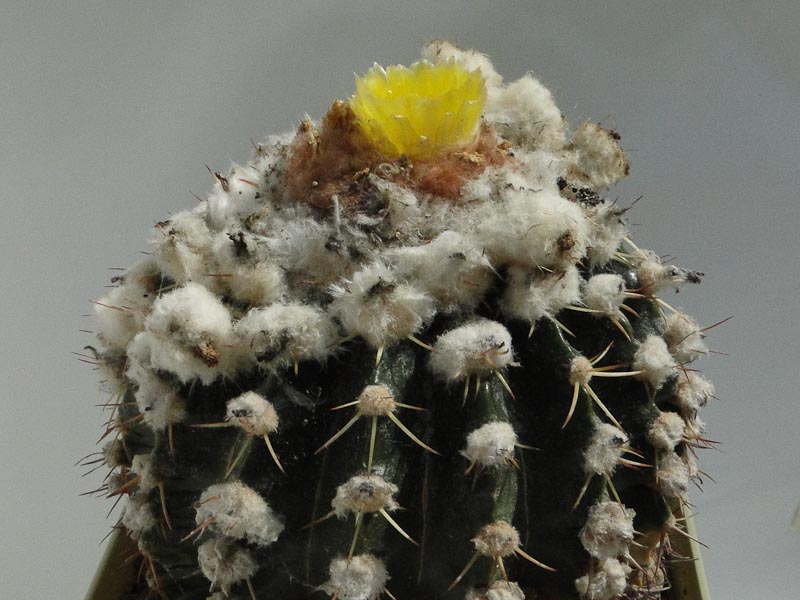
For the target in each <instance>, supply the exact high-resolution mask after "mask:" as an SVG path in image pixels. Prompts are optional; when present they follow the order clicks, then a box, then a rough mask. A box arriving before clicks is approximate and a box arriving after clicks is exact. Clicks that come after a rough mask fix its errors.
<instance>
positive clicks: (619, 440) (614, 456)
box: [583, 423, 627, 475]
mask: <svg viewBox="0 0 800 600" xmlns="http://www.w3.org/2000/svg"><path fill="white" fill-rule="evenodd" d="M626 442H627V440H626V439H625V437H624V436H623V434H622V432H621V431H620V430H619V429H617V428H616V427H614V426H613V425H611V424H609V423H597V425H596V428H595V430H594V433H593V434H592V438H591V440H590V441H589V445H588V446H586V449H585V450H584V451H583V470H584V471H586V473H593V474H597V475H610V474H611V473H613V472H614V469H616V468H617V464H618V463H619V459H620V458H621V457H622V453H623V451H624V446H625V443H626Z"/></svg>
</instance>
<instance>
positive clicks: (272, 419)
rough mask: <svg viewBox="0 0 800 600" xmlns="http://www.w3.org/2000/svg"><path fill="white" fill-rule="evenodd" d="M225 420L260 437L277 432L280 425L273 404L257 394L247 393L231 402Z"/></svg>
mask: <svg viewBox="0 0 800 600" xmlns="http://www.w3.org/2000/svg"><path fill="white" fill-rule="evenodd" d="M225 419H226V420H227V421H231V422H233V423H236V424H237V425H238V426H239V427H241V428H242V429H244V430H245V431H246V432H247V433H249V434H250V435H257V436H259V437H262V436H265V435H268V434H270V433H273V432H275V431H277V430H278V425H279V423H280V421H279V420H278V413H277V412H275V408H274V407H273V406H272V403H271V402H270V401H269V400H267V399H266V398H264V397H263V396H262V395H260V394H257V393H255V392H245V393H244V394H242V395H240V396H236V398H233V399H232V400H229V401H228V404H227V407H226V412H225Z"/></svg>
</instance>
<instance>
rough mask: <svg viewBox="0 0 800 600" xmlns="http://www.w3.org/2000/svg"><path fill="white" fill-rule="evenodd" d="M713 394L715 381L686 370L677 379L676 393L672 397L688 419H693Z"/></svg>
mask: <svg viewBox="0 0 800 600" xmlns="http://www.w3.org/2000/svg"><path fill="white" fill-rule="evenodd" d="M713 396H714V384H713V383H711V382H710V381H709V380H708V379H706V378H705V377H703V376H702V375H700V374H699V373H695V372H694V371H687V370H684V371H682V372H681V373H680V375H679V376H678V378H677V379H676V381H675V395H674V396H673V397H672V402H673V404H675V405H676V406H677V407H678V410H680V411H681V414H682V415H683V416H684V417H685V418H686V419H689V420H691V419H694V418H695V417H696V416H697V413H698V411H699V410H700V408H702V407H703V406H705V405H706V404H707V403H708V401H709V400H710V399H711V398H712V397H713Z"/></svg>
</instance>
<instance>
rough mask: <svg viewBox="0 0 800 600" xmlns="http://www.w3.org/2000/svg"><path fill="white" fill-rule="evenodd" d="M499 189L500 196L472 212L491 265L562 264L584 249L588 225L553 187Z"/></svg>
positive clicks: (562, 266)
mask: <svg viewBox="0 0 800 600" xmlns="http://www.w3.org/2000/svg"><path fill="white" fill-rule="evenodd" d="M504 194H505V197H506V200H505V201H504V202H502V203H497V204H495V203H492V204H487V205H485V206H484V207H483V208H482V209H481V210H479V211H477V212H476V216H479V221H478V222H477V224H476V231H475V235H476V236H477V237H478V238H479V239H480V240H481V242H482V243H483V245H484V246H485V248H486V251H487V253H488V255H489V259H490V260H491V261H492V264H493V265H495V266H496V267H500V266H505V265H517V266H520V267H527V268H529V269H531V268H536V267H544V268H547V269H551V270H563V269H566V268H567V267H568V266H570V265H573V264H574V263H575V262H576V261H577V260H579V259H580V258H581V257H582V256H583V255H584V254H585V252H586V243H587V239H588V225H587V222H586V218H585V216H584V214H583V211H582V210H581V208H580V207H579V206H578V205H577V204H575V203H573V202H570V201H569V200H565V199H564V198H562V197H561V196H560V195H559V194H558V192H556V191H555V190H543V191H540V192H534V191H530V190H517V189H513V190H506V191H505V192H504ZM483 213H485V214H483Z"/></svg>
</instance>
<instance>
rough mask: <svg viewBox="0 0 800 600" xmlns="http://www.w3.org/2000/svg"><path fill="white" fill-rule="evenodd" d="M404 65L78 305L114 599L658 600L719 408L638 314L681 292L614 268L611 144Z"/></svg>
mask: <svg viewBox="0 0 800 600" xmlns="http://www.w3.org/2000/svg"><path fill="white" fill-rule="evenodd" d="M423 59H424V60H423V61H421V62H419V63H416V64H415V65H413V66H412V67H410V68H405V67H391V68H389V69H387V70H383V69H381V68H380V67H375V68H374V69H373V70H372V71H370V72H369V73H367V74H366V75H365V76H364V77H362V78H359V79H358V80H357V84H356V93H355V95H354V97H353V98H351V99H350V100H349V101H348V102H340V101H337V102H335V103H334V104H333V105H332V107H331V109H330V110H329V112H328V113H327V114H326V115H325V116H324V117H323V118H322V119H321V120H320V121H318V122H315V121H312V120H310V119H307V120H305V121H303V122H302V124H301V125H300V127H299V128H298V130H297V131H295V132H292V133H291V134H287V135H281V136H275V137H270V138H268V139H266V140H265V141H264V142H262V143H261V144H258V145H257V147H256V149H255V151H254V152H253V155H252V157H251V159H250V160H249V161H248V162H247V163H246V164H244V165H236V166H234V167H232V168H231V169H230V170H229V171H228V172H226V173H215V174H214V176H215V182H214V186H213V189H212V190H211V192H210V193H209V194H208V196H207V198H206V199H205V200H204V201H202V202H201V203H200V204H199V205H198V206H196V207H195V208H194V209H192V210H187V211H183V212H179V213H176V214H174V215H173V216H171V217H170V218H169V219H168V220H165V221H162V222H160V223H158V224H157V226H156V228H155V232H154V235H153V238H152V240H151V252H150V253H149V255H148V256H147V258H145V259H143V260H141V261H140V262H138V263H137V264H135V265H134V266H132V267H131V268H129V269H128V270H127V271H125V272H124V274H122V275H120V276H119V277H116V278H115V279H114V283H115V284H116V287H114V288H113V289H112V290H111V291H110V292H109V293H108V294H107V295H106V296H105V297H104V298H101V299H100V300H98V301H97V302H96V307H95V308H96V316H97V319H98V332H99V333H98V338H99V345H98V347H97V348H96V349H94V350H95V352H96V358H97V362H98V363H99V364H100V365H101V366H102V367H103V369H104V372H105V374H106V377H107V382H106V385H107V387H108V388H109V390H110V391H111V392H112V400H111V401H110V402H109V409H110V410H111V412H112V414H111V418H110V421H109V428H108V431H107V432H106V435H105V436H104V440H103V443H104V446H103V451H102V456H101V460H102V462H103V464H106V465H108V466H109V467H110V468H111V469H112V473H111V475H110V476H109V477H108V478H107V480H106V483H105V487H104V488H103V492H104V493H107V494H108V495H110V496H115V497H116V496H119V497H126V499H125V502H124V508H123V513H122V517H121V519H120V523H119V527H121V528H124V529H125V531H126V533H127V535H129V536H131V537H132V538H133V539H134V540H135V541H136V543H137V544H138V548H139V551H140V555H139V557H138V558H137V560H139V561H141V571H140V573H141V580H140V582H139V584H138V585H137V586H136V588H135V589H132V590H131V597H136V598H139V597H141V598H145V597H150V598H169V599H175V600H178V599H181V600H190V599H195V598H197V599H204V598H209V599H211V598H214V599H220V598H245V599H246V598H258V599H280V600H294V599H298V600H299V599H306V598H308V599H314V598H320V599H321V600H322V599H324V598H334V599H338V600H374V599H376V598H379V597H387V598H396V599H397V600H426V599H430V600H434V599H450V598H452V599H456V598H458V599H463V598H465V599H468V600H521V599H523V598H529V599H532V598H540V599H555V598H559V599H560V598H580V599H589V600H610V599H613V598H661V597H662V593H663V591H664V590H668V589H669V578H668V569H667V568H666V567H667V566H668V565H669V563H670V561H672V560H677V559H679V558H680V557H677V556H675V555H674V553H673V552H671V548H670V539H673V538H674V537H675V536H682V535H684V533H683V532H682V530H681V524H680V522H678V521H677V520H676V517H675V516H674V514H673V512H674V511H675V510H676V507H678V506H680V505H681V503H685V502H686V501H687V489H688V486H689V483H690V481H691V480H692V479H695V478H697V477H698V467H697V462H696V456H695V450H696V448H698V447H702V446H705V445H707V442H706V440H704V438H703V429H704V426H703V424H702V422H701V421H700V420H699V419H698V416H697V415H698V411H699V409H700V407H702V406H703V405H704V404H705V403H706V401H707V400H708V398H709V397H710V396H711V395H712V394H713V388H712V386H711V384H710V383H709V382H708V381H707V380H705V379H704V378H703V377H702V375H700V374H699V372H698V371H697V370H696V368H695V367H694V366H693V365H692V366H689V364H690V363H692V362H693V361H694V360H695V359H696V358H698V357H699V356H701V355H703V354H705V353H707V351H708V350H707V347H706V345H705V342H704V341H703V337H704V336H703V333H702V332H703V329H702V328H701V326H699V325H698V324H697V323H696V322H695V321H694V320H693V319H692V318H690V317H688V316H686V315H685V314H683V313H681V312H680V311H679V310H677V309H676V308H674V307H673V306H671V305H670V304H668V303H667V302H666V301H664V300H663V299H661V298H659V293H661V292H665V291H667V292H668V291H671V290H673V289H675V288H676V287H677V286H680V285H681V284H683V283H685V282H687V281H688V282H696V281H697V280H698V274H697V273H693V272H689V271H686V270H683V269H680V268H678V267H675V266H673V265H670V264H667V263H665V262H663V261H662V260H660V259H659V257H658V256H657V255H655V254H653V253H651V252H648V251H645V250H643V249H641V248H639V247H638V246H637V245H636V244H635V243H634V242H633V241H632V240H631V239H630V238H629V233H628V230H627V228H626V221H625V215H626V211H627V208H626V207H625V206H623V205H621V204H619V203H617V202H615V201H611V200H609V199H607V198H606V193H607V191H608V189H609V188H610V186H612V185H613V184H614V183H615V182H617V181H618V180H619V179H621V178H623V177H624V176H626V175H627V173H628V162H627V159H626V156H625V154H624V152H623V151H622V150H621V148H620V146H619V136H618V135H617V134H615V133H614V132H613V131H608V130H605V129H603V128H602V127H600V126H598V125H595V124H592V123H584V124H583V125H581V126H580V127H578V128H577V129H576V130H574V131H573V130H571V129H570V128H569V127H568V125H567V123H566V122H565V120H564V118H563V117H562V115H561V113H560V111H559V110H558V108H557V107H556V105H555V103H554V101H553V98H552V95H551V93H550V92H549V91H548V90H547V89H546V88H545V87H544V86H543V85H542V84H541V83H540V82H539V81H537V80H536V79H535V78H534V77H532V76H531V75H526V76H524V77H522V78H521V79H519V80H517V81H514V82H511V83H508V84H505V83H503V81H502V78H501V77H500V76H499V75H498V74H497V73H496V72H495V71H494V69H493V67H492V65H491V63H490V62H489V61H488V59H487V58H486V57H485V56H483V55H481V54H479V53H476V52H473V51H462V50H459V49H457V48H455V47H453V46H451V45H450V44H448V43H445V42H434V43H432V44H430V45H428V46H427V47H426V48H425V49H424V51H423ZM663 597H665V598H666V597H667V593H663Z"/></svg>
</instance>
